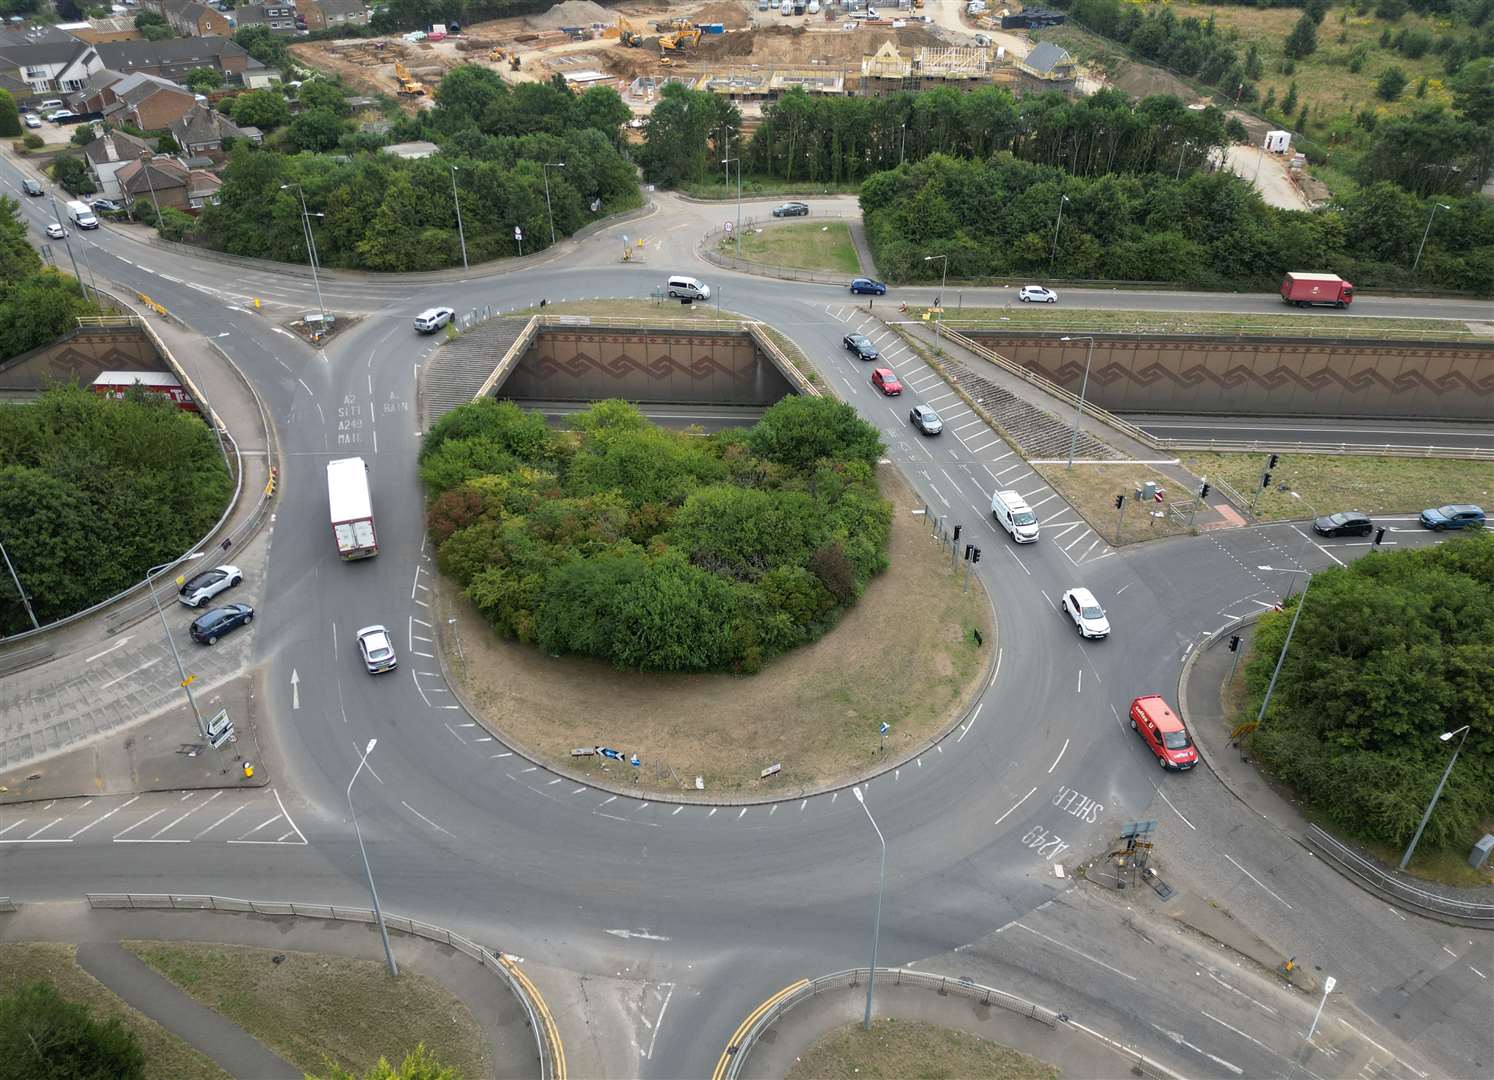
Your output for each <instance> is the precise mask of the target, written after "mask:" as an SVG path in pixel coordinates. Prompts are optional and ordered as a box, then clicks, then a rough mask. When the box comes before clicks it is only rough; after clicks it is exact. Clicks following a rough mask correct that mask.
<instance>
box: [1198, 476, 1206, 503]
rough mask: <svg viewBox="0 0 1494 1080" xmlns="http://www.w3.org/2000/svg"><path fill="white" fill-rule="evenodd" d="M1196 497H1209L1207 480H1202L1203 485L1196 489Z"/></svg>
mask: <svg viewBox="0 0 1494 1080" xmlns="http://www.w3.org/2000/svg"><path fill="white" fill-rule="evenodd" d="M1198 497H1199V498H1200V499H1207V498H1208V497H1209V482H1208V481H1207V480H1205V481H1204V482H1203V486H1202V487H1200V488H1199V489H1198Z"/></svg>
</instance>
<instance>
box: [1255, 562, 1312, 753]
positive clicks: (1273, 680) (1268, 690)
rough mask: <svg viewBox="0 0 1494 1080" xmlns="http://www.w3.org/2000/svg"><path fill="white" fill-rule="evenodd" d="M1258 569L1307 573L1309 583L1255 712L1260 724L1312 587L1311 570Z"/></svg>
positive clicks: (1299, 600) (1259, 567)
mask: <svg viewBox="0 0 1494 1080" xmlns="http://www.w3.org/2000/svg"><path fill="white" fill-rule="evenodd" d="M1256 569H1257V570H1275V571H1276V572H1277V573H1280V574H1306V575H1307V584H1306V585H1304V586H1302V594H1301V595H1300V596H1298V597H1297V610H1296V611H1294V612H1292V624H1291V625H1290V626H1288V627H1287V636H1286V640H1285V641H1283V642H1282V643H1281V655H1280V656H1278V657H1277V658H1276V668H1275V670H1273V671H1272V672H1271V682H1270V684H1269V685H1267V687H1266V696H1265V697H1264V698H1262V699H1261V709H1260V712H1258V713H1256V714H1255V722H1256V723H1257V724H1259V723H1260V722H1261V720H1262V719H1263V718H1264V717H1265V715H1266V706H1268V705H1270V704H1271V693H1272V691H1274V690H1275V689H1276V677H1277V676H1278V675H1280V674H1281V665H1282V664H1283V663H1284V662H1285V661H1286V658H1287V650H1288V649H1290V648H1291V647H1292V633H1293V632H1294V631H1295V630H1296V629H1297V620H1298V619H1300V618H1301V617H1302V608H1303V606H1304V605H1306V603H1307V590H1308V589H1310V588H1312V571H1311V570H1288V569H1286V568H1285V567H1281V566H1258V567H1256Z"/></svg>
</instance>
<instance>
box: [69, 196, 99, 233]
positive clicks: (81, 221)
mask: <svg viewBox="0 0 1494 1080" xmlns="http://www.w3.org/2000/svg"><path fill="white" fill-rule="evenodd" d="M67 216H68V217H70V218H72V219H73V224H74V225H76V226H78V228H80V229H97V228H98V227H99V219H98V218H96V217H94V216H93V207H91V206H89V205H88V204H87V203H86V202H80V201H79V200H77V199H74V200H73V201H72V202H70V203H68V204H67Z"/></svg>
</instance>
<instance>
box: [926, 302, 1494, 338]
mask: <svg viewBox="0 0 1494 1080" xmlns="http://www.w3.org/2000/svg"><path fill="white" fill-rule="evenodd" d="M917 310H918V311H920V312H921V311H922V309H921V308H920V309H917ZM944 321H945V323H946V324H947V325H949V326H952V327H954V328H955V329H958V330H966V329H975V330H1051V331H1061V332H1063V333H1097V334H1098V333H1114V334H1245V335H1259V336H1281V337H1300V336H1303V335H1311V336H1313V337H1368V338H1392V339H1395V338H1411V339H1414V340H1423V339H1433V338H1435V339H1438V340H1458V339H1463V338H1468V339H1477V340H1487V339H1488V337H1489V335H1488V333H1483V334H1475V333H1474V332H1473V331H1472V330H1470V329H1469V328H1468V324H1467V323H1464V322H1460V321H1457V320H1453V319H1379V318H1364V317H1355V316H1352V315H1337V314H1334V315H1329V314H1327V313H1325V312H1318V313H1316V314H1291V315H1288V314H1282V315H1241V314H1234V313H1231V312H1224V311H1106V310H1103V309H1101V310H1097V309H1093V308H1089V309H1083V308H1081V309H1073V308H1064V307H1061V306H1050V305H1042V306H1031V305H1028V304H1023V303H1021V302H1019V301H1017V300H1016V299H1013V300H1012V301H1011V303H1010V304H1009V305H1008V306H1005V307H968V308H963V309H961V310H951V309H950V308H948V307H946V308H945V309H944Z"/></svg>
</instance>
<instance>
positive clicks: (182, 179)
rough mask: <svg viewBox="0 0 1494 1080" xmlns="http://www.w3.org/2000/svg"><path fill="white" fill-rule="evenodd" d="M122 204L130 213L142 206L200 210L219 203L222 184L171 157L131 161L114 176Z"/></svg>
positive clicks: (160, 156) (210, 175)
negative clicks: (129, 209) (131, 210)
mask: <svg viewBox="0 0 1494 1080" xmlns="http://www.w3.org/2000/svg"><path fill="white" fill-rule="evenodd" d="M116 176H117V178H118V180H119V186H120V190H121V191H122V193H123V195H124V199H125V202H126V204H127V205H128V206H130V207H131V208H132V209H133V208H134V207H136V206H137V205H139V204H140V203H141V202H145V203H149V204H150V205H151V206H153V207H157V208H159V209H163V210H164V209H165V208H166V207H168V206H169V207H173V208H175V209H177V210H200V209H202V208H203V207H204V206H206V205H208V204H210V203H216V202H217V201H218V191H219V189H220V188H221V187H222V186H223V181H222V180H220V179H218V177H216V176H214V175H213V174H212V173H210V172H208V171H207V170H205V169H189V168H188V167H187V166H185V165H183V164H182V163H181V162H180V161H178V160H176V159H175V158H172V157H166V156H164V155H158V156H156V157H153V158H150V159H148V160H141V161H131V162H130V163H129V164H127V165H126V166H125V167H124V168H122V169H120V170H119V172H118V173H117V174H116Z"/></svg>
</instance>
